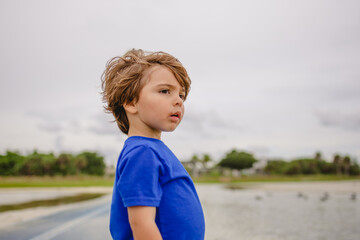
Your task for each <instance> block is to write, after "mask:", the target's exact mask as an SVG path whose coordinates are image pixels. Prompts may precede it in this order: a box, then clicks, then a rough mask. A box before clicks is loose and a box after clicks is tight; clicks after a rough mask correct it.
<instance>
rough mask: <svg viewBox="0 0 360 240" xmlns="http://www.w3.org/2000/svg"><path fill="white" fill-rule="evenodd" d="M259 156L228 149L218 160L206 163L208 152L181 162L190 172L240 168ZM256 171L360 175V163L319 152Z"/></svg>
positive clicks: (251, 162) (276, 173)
mask: <svg viewBox="0 0 360 240" xmlns="http://www.w3.org/2000/svg"><path fill="white" fill-rule="evenodd" d="M258 161H259V160H258V159H256V158H255V156H254V155H253V154H251V153H249V152H245V151H238V150H235V149H233V150H231V151H229V152H227V153H226V155H225V157H223V158H222V159H221V160H220V161H219V162H218V163H216V164H212V167H208V165H209V163H210V162H213V160H212V159H211V157H210V156H209V155H208V154H204V155H203V157H202V158H201V157H198V156H197V155H193V157H192V158H191V160H190V161H187V162H183V164H184V166H185V168H186V169H188V171H189V172H190V173H191V174H192V175H193V176H198V175H199V174H201V173H205V174H206V173H209V172H216V171H218V172H220V173H223V172H224V171H223V170H224V169H229V170H237V171H240V172H241V171H243V170H245V169H249V168H252V167H253V166H254V164H255V163H256V162H258ZM255 173H261V174H266V175H310V174H329V175H330V174H332V175H334V174H337V175H345V176H350V175H352V176H358V175H360V167H359V165H358V163H357V162H356V160H355V159H351V158H350V157H349V156H341V155H339V154H337V155H335V156H334V158H333V159H332V161H326V160H324V159H323V158H322V156H321V153H320V152H318V153H316V154H315V156H314V157H310V158H298V159H294V160H291V161H284V160H281V159H280V160H277V159H271V160H268V161H266V164H265V166H262V167H258V168H257V169H255Z"/></svg>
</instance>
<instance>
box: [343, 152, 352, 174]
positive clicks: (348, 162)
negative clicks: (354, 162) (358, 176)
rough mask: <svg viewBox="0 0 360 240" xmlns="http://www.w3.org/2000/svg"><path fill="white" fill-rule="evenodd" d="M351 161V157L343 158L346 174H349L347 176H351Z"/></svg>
mask: <svg viewBox="0 0 360 240" xmlns="http://www.w3.org/2000/svg"><path fill="white" fill-rule="evenodd" d="M350 163H351V160H350V157H349V156H345V157H344V159H343V165H344V172H345V175H347V176H349V174H350Z"/></svg>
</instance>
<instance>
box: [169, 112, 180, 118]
mask: <svg viewBox="0 0 360 240" xmlns="http://www.w3.org/2000/svg"><path fill="white" fill-rule="evenodd" d="M170 117H171V118H178V119H180V118H181V112H180V111H177V112H175V113H173V114H171V115H170Z"/></svg>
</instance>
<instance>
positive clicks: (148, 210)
mask: <svg viewBox="0 0 360 240" xmlns="http://www.w3.org/2000/svg"><path fill="white" fill-rule="evenodd" d="M127 210H128V216H129V222H130V225H132V226H133V225H134V224H135V225H139V224H142V223H144V222H154V221H155V216H156V207H147V206H133V207H128V208H127Z"/></svg>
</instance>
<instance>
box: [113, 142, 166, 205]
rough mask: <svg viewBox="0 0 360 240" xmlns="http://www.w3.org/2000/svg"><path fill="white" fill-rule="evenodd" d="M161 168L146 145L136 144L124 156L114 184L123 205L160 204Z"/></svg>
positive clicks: (157, 159)
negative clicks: (136, 145)
mask: <svg viewBox="0 0 360 240" xmlns="http://www.w3.org/2000/svg"><path fill="white" fill-rule="evenodd" d="M161 168H162V166H161V162H160V160H159V158H158V156H157V155H156V154H155V152H154V150H152V149H151V148H150V147H147V146H138V147H136V148H134V149H132V150H131V151H129V152H128V153H127V154H126V156H124V158H123V161H122V162H121V163H120V168H119V169H118V170H119V178H118V182H117V183H116V184H117V187H118V189H119V192H120V195H121V198H122V200H123V203H124V206H125V207H131V206H153V207H158V206H159V205H160V201H161V196H162V189H161V185H160V182H159V177H160V171H161Z"/></svg>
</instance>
